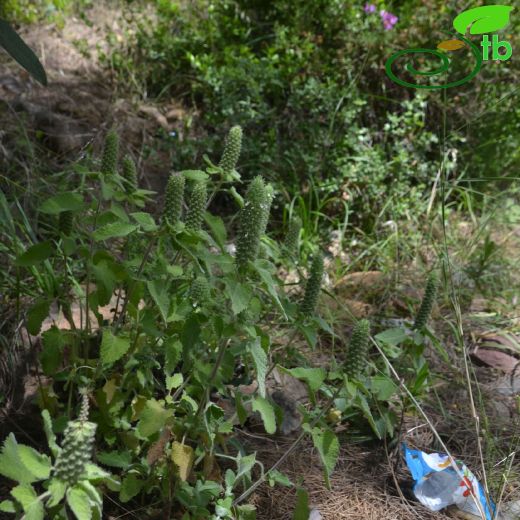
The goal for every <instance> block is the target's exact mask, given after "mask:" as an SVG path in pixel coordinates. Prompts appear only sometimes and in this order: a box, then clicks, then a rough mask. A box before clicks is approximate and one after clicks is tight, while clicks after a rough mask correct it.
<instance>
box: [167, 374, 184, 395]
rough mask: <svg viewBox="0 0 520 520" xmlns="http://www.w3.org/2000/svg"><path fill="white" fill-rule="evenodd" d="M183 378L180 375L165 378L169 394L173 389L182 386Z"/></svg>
mask: <svg viewBox="0 0 520 520" xmlns="http://www.w3.org/2000/svg"><path fill="white" fill-rule="evenodd" d="M183 381H184V378H183V377H182V374H180V373H178V374H174V375H173V376H166V389H167V390H168V392H170V391H171V390H172V389H173V388H179V386H181V385H182V383H183Z"/></svg>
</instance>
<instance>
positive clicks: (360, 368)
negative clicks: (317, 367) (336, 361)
mask: <svg viewBox="0 0 520 520" xmlns="http://www.w3.org/2000/svg"><path fill="white" fill-rule="evenodd" d="M369 341H370V323H369V321H368V320H361V321H359V322H358V323H356V326H355V327H354V331H353V332H352V339H351V340H350V344H349V347H348V354H347V362H346V364H345V373H346V374H347V375H348V377H352V378H357V377H359V376H360V375H362V374H363V373H364V372H365V369H366V366H367V352H368V347H369Z"/></svg>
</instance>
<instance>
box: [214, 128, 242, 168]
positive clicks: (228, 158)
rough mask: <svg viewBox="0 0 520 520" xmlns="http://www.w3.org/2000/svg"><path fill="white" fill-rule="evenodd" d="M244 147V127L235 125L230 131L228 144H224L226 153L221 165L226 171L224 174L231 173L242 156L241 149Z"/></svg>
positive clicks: (223, 155) (227, 139)
mask: <svg viewBox="0 0 520 520" xmlns="http://www.w3.org/2000/svg"><path fill="white" fill-rule="evenodd" d="M241 149H242V128H241V127H240V126H238V125H237V126H234V127H233V128H231V130H230V131H229V134H228V136H227V138H226V144H225V145H224V153H223V154H222V158H221V159H220V163H219V166H220V167H221V168H222V170H223V171H224V174H229V173H231V172H232V171H233V170H234V169H235V167H236V165H237V162H238V158H239V157H240V150H241Z"/></svg>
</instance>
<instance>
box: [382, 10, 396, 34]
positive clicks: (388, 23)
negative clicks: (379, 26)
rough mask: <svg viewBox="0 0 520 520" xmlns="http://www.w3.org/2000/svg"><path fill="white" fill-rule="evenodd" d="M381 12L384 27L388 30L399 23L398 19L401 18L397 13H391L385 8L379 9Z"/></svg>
mask: <svg viewBox="0 0 520 520" xmlns="http://www.w3.org/2000/svg"><path fill="white" fill-rule="evenodd" d="M379 14H380V15H381V19H382V20H383V27H384V28H385V30H386V31H389V30H390V29H392V27H393V26H394V25H395V24H396V23H397V20H399V18H397V16H395V14H392V13H389V12H388V11H385V10H384V9H382V10H381V11H379Z"/></svg>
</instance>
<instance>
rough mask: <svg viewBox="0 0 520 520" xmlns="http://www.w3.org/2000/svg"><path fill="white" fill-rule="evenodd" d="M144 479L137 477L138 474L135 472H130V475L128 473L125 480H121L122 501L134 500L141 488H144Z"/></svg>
mask: <svg viewBox="0 0 520 520" xmlns="http://www.w3.org/2000/svg"><path fill="white" fill-rule="evenodd" d="M143 486H144V481H143V480H141V479H139V478H137V475H135V474H134V473H130V475H127V476H126V477H125V478H124V479H123V482H121V491H120V492H119V500H121V502H123V503H124V502H128V501H129V500H132V498H134V497H135V496H136V495H137V494H139V492H140V491H141V489H143Z"/></svg>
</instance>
